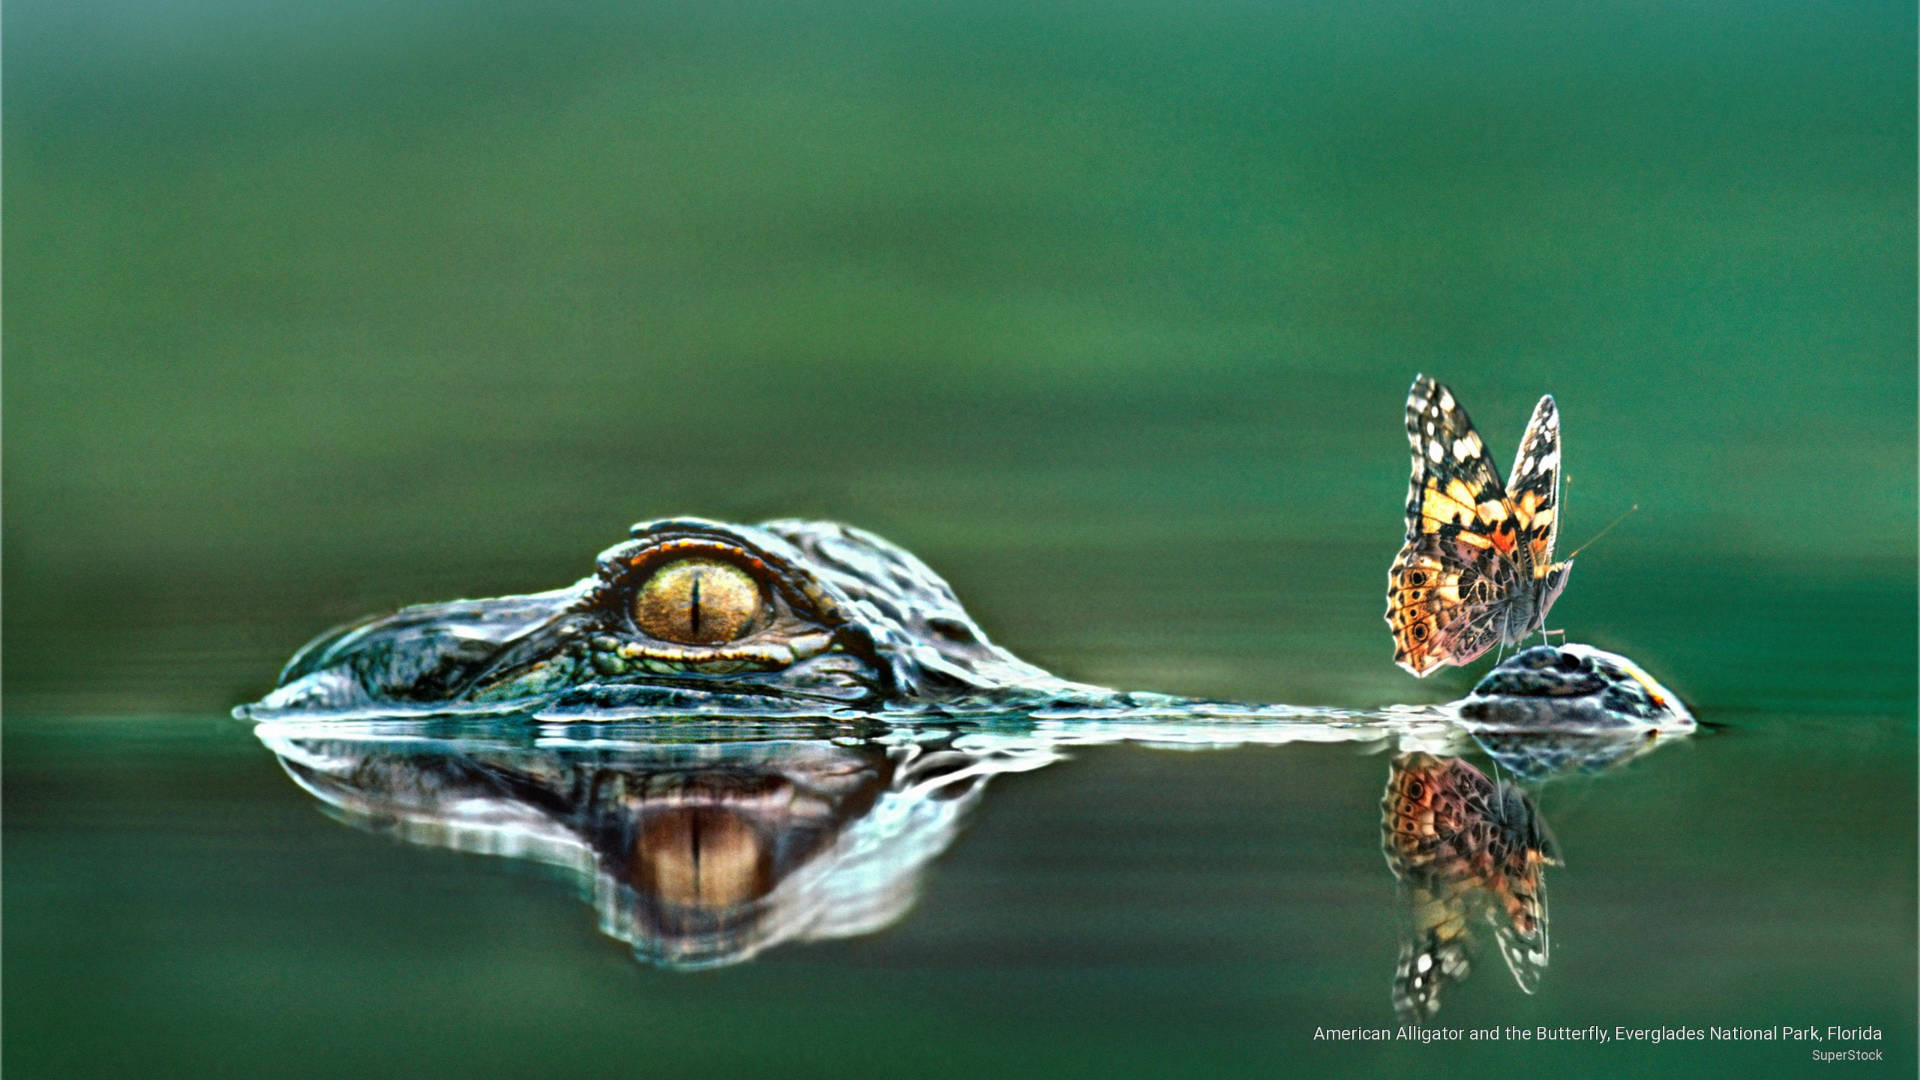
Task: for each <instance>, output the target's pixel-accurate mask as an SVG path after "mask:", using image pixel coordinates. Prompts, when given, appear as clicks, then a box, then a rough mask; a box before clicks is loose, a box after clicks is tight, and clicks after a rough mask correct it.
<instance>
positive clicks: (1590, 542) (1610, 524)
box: [1561, 503, 1640, 562]
mask: <svg viewBox="0 0 1920 1080" xmlns="http://www.w3.org/2000/svg"><path fill="white" fill-rule="evenodd" d="M1638 509H1640V504H1639V503H1634V504H1633V505H1632V506H1629V507H1627V509H1626V511H1625V512H1624V513H1622V514H1621V515H1620V516H1619V517H1617V518H1614V519H1613V520H1612V521H1610V522H1608V523H1607V527H1606V528H1604V529H1601V530H1600V531H1599V532H1597V533H1594V534H1593V536H1592V537H1591V538H1589V539H1588V540H1587V542H1586V543H1584V544H1581V545H1580V546H1579V547H1577V548H1574V549H1573V550H1572V551H1569V552H1567V557H1566V558H1565V559H1562V560H1561V561H1562V562H1572V561H1573V557H1574V556H1575V555H1578V554H1580V553H1581V552H1583V551H1585V550H1587V549H1588V548H1590V547H1592V546H1593V542H1594V541H1595V540H1598V539H1600V538H1601V537H1603V536H1605V535H1607V534H1608V533H1610V532H1612V531H1613V527H1614V526H1615V525H1618V524H1620V523H1621V522H1623V521H1625V520H1627V514H1631V513H1633V512H1634V511H1635V510H1638Z"/></svg>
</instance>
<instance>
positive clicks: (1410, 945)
mask: <svg viewBox="0 0 1920 1080" xmlns="http://www.w3.org/2000/svg"><path fill="white" fill-rule="evenodd" d="M1454 764H1455V763H1454V762H1453V761H1442V760H1440V759H1439V758H1436V757H1434V756H1433V755H1431V754H1425V753H1411V754H1403V755H1401V756H1400V757H1398V758H1395V759H1394V761H1393V763H1392V765H1391V766H1390V770H1389V773H1388V776H1387V792H1386V795H1385V797H1384V798H1382V799H1381V802H1380V831H1381V834H1382V835H1381V848H1382V849H1383V851H1384V852H1385V854H1386V857H1387V868H1388V869H1389V870H1392V871H1393V876H1394V878H1395V879H1397V880H1398V881H1399V882H1400V885H1401V889H1402V895H1403V897H1404V898H1405V900H1406V904H1407V918H1408V921H1407V923H1406V932H1405V933H1404V934H1403V935H1402V938H1401V945H1400V960H1399V963H1398V965H1397V967H1396V968H1395V971H1394V979H1393V1007H1394V1011H1395V1012H1396V1013H1398V1014H1399V1015H1400V1017H1401V1018H1402V1019H1404V1020H1407V1021H1410V1022H1415V1023H1424V1022H1426V1021H1427V1020H1430V1019H1432V1018H1433V1015H1434V1014H1435V1013H1436V1012H1438V1011H1439V1009H1440V992H1441V991H1442V990H1444V989H1446V987H1448V986H1449V985H1451V984H1453V983H1456V982H1459V981H1460V980H1462V979H1464V978H1466V977H1467V975H1468V973H1469V972H1470V971H1472V968H1473V965H1472V962H1471V960H1470V959H1469V956H1468V952H1467V946H1468V943H1469V942H1470V941H1471V940H1472V935H1473V927H1472V923H1471V917H1472V914H1473V911H1472V908H1471V905H1472V902H1473V891H1474V886H1473V875H1472V872H1471V869H1470V868H1469V867H1467V866H1466V865H1465V864H1464V863H1463V862H1462V860H1461V859H1460V856H1459V853H1458V851H1457V850H1456V848H1455V846H1454V843H1453V836H1454V834H1455V833H1456V832H1457V830H1458V824H1457V823H1458V821H1459V819H1460V816H1461V813H1462V806H1461V799H1460V795H1459V787H1460V785H1459V783H1458V782H1457V781H1456V779H1455V777H1454V775H1453V772H1454V770H1453V765H1454Z"/></svg>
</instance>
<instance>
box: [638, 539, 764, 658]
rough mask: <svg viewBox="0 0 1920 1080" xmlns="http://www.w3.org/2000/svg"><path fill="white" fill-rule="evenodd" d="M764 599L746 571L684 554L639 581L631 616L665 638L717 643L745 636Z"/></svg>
mask: <svg viewBox="0 0 1920 1080" xmlns="http://www.w3.org/2000/svg"><path fill="white" fill-rule="evenodd" d="M760 604H761V597H760V586H759V584H758V583H757V582H755V581H754V580H753V578H752V577H751V576H750V575H748V573H747V572H746V571H745V570H742V569H740V568H739V567H737V566H734V565H733V564H731V563H724V562H720V561H719V560H717V559H680V560H678V561H675V562H670V563H668V564H667V565H665V566H662V567H661V568H660V569H658V570H656V571H654V573H653V576H652V577H650V578H648V579H647V583H646V584H645V585H642V586H640V591H639V593H637V594H636V595H635V596H634V598H633V618H634V621H635V622H637V623H639V624H640V629H642V630H645V631H646V632H647V633H649V634H651V635H653V636H654V637H657V638H659V639H660V640H662V641H671V642H674V643H676V644H680V645H718V644H720V643H721V642H726V641H733V640H735V639H737V638H740V637H742V636H744V635H745V634H746V632H747V630H748V628H749V627H751V626H752V625H753V620H754V617H755V616H757V615H759V614H760Z"/></svg>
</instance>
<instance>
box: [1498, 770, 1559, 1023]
mask: <svg viewBox="0 0 1920 1080" xmlns="http://www.w3.org/2000/svg"><path fill="white" fill-rule="evenodd" d="M1489 823H1490V825H1491V828H1490V830H1489V835H1488V842H1487V863H1488V866H1489V872H1488V874H1487V886H1488V888H1487V893H1488V896H1489V898H1490V899H1491V900H1492V903H1491V904H1490V905H1489V906H1488V907H1487V909H1486V919H1487V922H1488V923H1490V924H1492V926H1493V936H1494V940H1495V941H1497V942H1498V943H1499V945H1500V956H1501V958H1502V959H1503V960H1505V961H1506V962H1507V970H1508V971H1510V972H1512V973H1513V981H1514V982H1516V983H1518V984H1519V985H1520V989H1521V990H1523V991H1525V992H1527V993H1529V994H1531V993H1533V992H1534V990H1535V989H1537V988H1538V987H1539V985H1540V975H1541V973H1542V972H1544V971H1545V970H1546V966H1547V956H1548V952H1547V878H1546V867H1547V866H1549V865H1552V864H1556V863H1558V862H1559V861H1560V859H1559V855H1558V853H1557V851H1556V849H1555V845H1554V842H1553V836H1552V834H1551V833H1550V832H1548V831H1547V827H1546V822H1545V821H1543V820H1542V819H1541V818H1540V815H1539V813H1538V811H1536V810H1535V808H1534V805H1533V800H1532V799H1529V798H1527V795H1526V793H1525V792H1523V791H1521V790H1520V789H1519V788H1518V787H1515V786H1513V785H1511V784H1500V785H1497V788H1496V792H1495V797H1494V800H1493V803H1492V806H1491V807H1490V813H1489Z"/></svg>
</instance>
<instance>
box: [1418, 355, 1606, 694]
mask: <svg viewBox="0 0 1920 1080" xmlns="http://www.w3.org/2000/svg"><path fill="white" fill-rule="evenodd" d="M1407 441H1408V442H1409V443H1410V444H1412V447H1413V484H1412V488H1411V491H1410V492H1409V494H1408V496H1407V542H1406V544H1405V545H1404V546H1403V547H1401V549H1400V555H1399V557H1398V558H1396V559H1394V560H1393V569H1392V570H1391V571H1390V572H1389V573H1388V575H1387V625H1389V626H1391V627H1392V628H1393V644H1394V650H1393V659H1394V662H1396V663H1398V664H1399V665H1400V666H1401V667H1403V668H1406V669H1407V670H1408V671H1411V672H1413V673H1414V674H1415V675H1426V674H1427V673H1428V672H1431V671H1432V670H1433V669H1435V668H1437V667H1439V666H1440V665H1442V664H1465V663H1468V662H1470V661H1472V660H1473V658H1474V657H1476V656H1479V655H1480V654H1481V653H1483V652H1486V651H1487V650H1488V649H1490V648H1492V647H1493V646H1494V644H1495V643H1496V642H1506V643H1509V644H1515V643H1518V642H1520V641H1523V640H1525V639H1526V637H1527V635H1528V634H1531V633H1533V632H1534V631H1536V630H1539V629H1540V628H1541V626H1542V625H1543V624H1544V620H1545V619H1546V617H1547V608H1548V607H1550V606H1551V605H1552V604H1553V601H1554V599H1555V598H1556V597H1558V596H1559V595H1560V590H1561V589H1563V588H1565V587H1566V584H1567V573H1568V571H1569V570H1571V569H1572V568H1573V563H1572V562H1563V563H1556V562H1554V561H1553V539H1554V536H1555V535H1556V534H1557V533H1558V532H1559V529H1560V515H1559V503H1560V414H1559V413H1558V412H1557V411H1556V410H1555V409H1554V405H1553V398H1552V396H1551V395H1549V396H1547V397H1543V398H1541V399H1540V404H1538V405H1536V406H1534V409H1533V420H1532V422H1530V423H1529V424H1527V433H1526V434H1525V435H1524V436H1522V437H1521V439H1520V453H1519V456H1518V457H1516V458H1515V459H1514V462H1513V474H1512V475H1511V476H1510V477H1508V479H1507V483H1506V486H1504V487H1502V486H1501V484H1500V474H1499V473H1497V472H1495V471H1494V468H1493V463H1492V462H1491V461H1488V460H1487V448H1486V446H1485V445H1483V444H1482V443H1481V442H1480V436H1479V435H1478V434H1477V433H1475V432H1474V430H1473V422H1472V421H1471V420H1468V419H1467V411H1466V410H1465V409H1463V408H1461V407H1460V403H1459V402H1458V401H1456V400H1455V399H1454V396H1453V391H1451V390H1448V389H1447V388H1446V387H1444V386H1442V385H1440V384H1439V383H1437V382H1435V381H1434V380H1432V379H1430V378H1428V377H1426V376H1425V375H1422V376H1420V377H1419V378H1416V379H1415V380H1413V388H1412V389H1411V390H1409V391H1408V392H1407Z"/></svg>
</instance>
